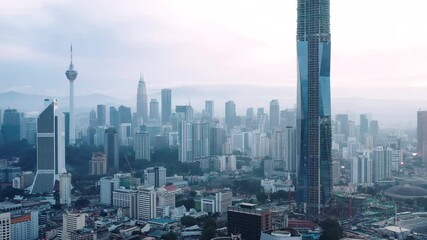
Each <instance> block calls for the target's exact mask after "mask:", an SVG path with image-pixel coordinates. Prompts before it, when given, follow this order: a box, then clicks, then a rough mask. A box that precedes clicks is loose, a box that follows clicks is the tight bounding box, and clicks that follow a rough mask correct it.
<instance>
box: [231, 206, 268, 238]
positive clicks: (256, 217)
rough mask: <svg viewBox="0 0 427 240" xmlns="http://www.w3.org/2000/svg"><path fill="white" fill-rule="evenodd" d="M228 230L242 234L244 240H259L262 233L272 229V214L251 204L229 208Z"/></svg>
mask: <svg viewBox="0 0 427 240" xmlns="http://www.w3.org/2000/svg"><path fill="white" fill-rule="evenodd" d="M227 229H229V231H230V232H231V233H240V234H241V235H242V239H245V240H259V239H260V235H261V232H262V231H268V230H271V229H272V212H271V210H270V209H268V210H259V209H256V205H255V204H250V203H241V204H240V205H239V206H238V207H234V206H233V207H228V211H227Z"/></svg>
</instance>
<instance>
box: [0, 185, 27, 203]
mask: <svg viewBox="0 0 427 240" xmlns="http://www.w3.org/2000/svg"><path fill="white" fill-rule="evenodd" d="M16 195H21V196H22V195H24V190H21V189H17V188H13V187H11V186H8V187H6V188H5V189H3V190H1V191H0V200H1V201H4V200H5V198H8V199H13V198H14V197H15V196H16Z"/></svg>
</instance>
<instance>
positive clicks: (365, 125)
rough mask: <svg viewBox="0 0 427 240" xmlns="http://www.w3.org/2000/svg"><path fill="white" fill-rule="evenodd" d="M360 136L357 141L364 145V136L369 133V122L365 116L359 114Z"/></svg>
mask: <svg viewBox="0 0 427 240" xmlns="http://www.w3.org/2000/svg"><path fill="white" fill-rule="evenodd" d="M359 128H360V135H359V140H360V142H361V143H365V137H366V134H368V132H369V121H368V116H367V115H366V114H360V126H359Z"/></svg>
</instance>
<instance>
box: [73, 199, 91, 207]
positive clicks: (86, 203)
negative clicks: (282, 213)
mask: <svg viewBox="0 0 427 240" xmlns="http://www.w3.org/2000/svg"><path fill="white" fill-rule="evenodd" d="M89 204H90V201H89V200H88V199H86V198H79V199H77V200H76V201H75V202H74V206H75V207H76V208H85V207H88V206H89Z"/></svg>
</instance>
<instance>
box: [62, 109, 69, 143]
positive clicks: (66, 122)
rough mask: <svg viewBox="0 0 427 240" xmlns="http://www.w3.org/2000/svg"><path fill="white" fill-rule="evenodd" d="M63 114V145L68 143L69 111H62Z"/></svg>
mask: <svg viewBox="0 0 427 240" xmlns="http://www.w3.org/2000/svg"><path fill="white" fill-rule="evenodd" d="M63 114H64V122H65V125H64V129H65V146H68V145H70V113H69V112H63Z"/></svg>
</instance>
